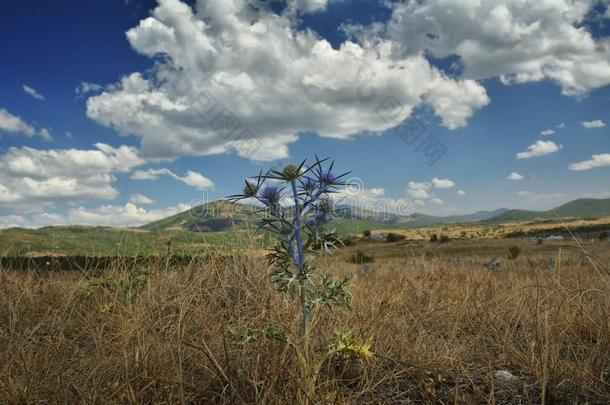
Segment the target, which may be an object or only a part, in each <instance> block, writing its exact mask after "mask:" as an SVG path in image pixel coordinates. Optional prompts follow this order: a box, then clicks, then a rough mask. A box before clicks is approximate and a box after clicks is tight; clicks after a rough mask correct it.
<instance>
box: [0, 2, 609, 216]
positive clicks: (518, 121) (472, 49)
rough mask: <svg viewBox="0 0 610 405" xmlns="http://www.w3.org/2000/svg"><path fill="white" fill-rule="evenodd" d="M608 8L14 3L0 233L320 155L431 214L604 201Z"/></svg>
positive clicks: (111, 212)
mask: <svg viewBox="0 0 610 405" xmlns="http://www.w3.org/2000/svg"><path fill="white" fill-rule="evenodd" d="M51 3H52V4H51ZM607 5H608V1H590V0H573V1H567V0H563V1H561V0H548V1H546V2H533V1H531V2H530V1H525V2H522V1H511V0H506V1H457V0H438V1H424V2H409V1H392V2H385V1H379V2H377V1H347V0H344V1H332V0H331V1H326V0H298V1H296V0H294V1H292V0H291V1H287V2H280V1H260V2H246V1H219V0H206V1H204V0H200V1H189V2H181V1H179V0H160V1H159V2H155V1H136V0H112V1H91V2H80V1H75V0H58V1H55V2H37V1H33V0H25V1H19V2H9V3H7V4H3V5H2V8H3V11H2V13H0V33H1V35H0V47H1V49H2V51H3V55H4V58H3V62H2V63H1V64H0V77H2V80H0V228H6V227H12V226H24V227H38V226H44V225H51V224H53V225H54V224H74V223H78V224H96V225H97V224H100V225H111V226H135V225H141V224H144V223H147V222H150V221H153V220H156V219H160V218H162V217H164V216H167V215H171V214H174V213H177V212H180V211H182V210H185V209H187V208H188V207H189V206H191V205H193V204H197V203H199V202H201V201H202V200H212V199H217V198H221V197H224V196H227V195H230V194H234V193H236V192H238V191H240V188H241V186H242V183H243V179H244V178H245V177H247V176H249V175H253V174H256V173H258V171H259V170H265V169H267V168H269V167H276V168H277V167H281V166H282V165H284V164H286V163H287V162H291V161H301V160H303V159H306V158H313V156H314V155H315V154H317V155H319V156H321V157H331V158H334V159H335V160H336V162H337V163H336V165H337V167H338V168H339V170H341V171H347V170H351V171H352V176H353V177H354V180H355V181H356V183H357V184H358V186H357V189H355V190H351V191H350V193H351V194H350V198H352V199H353V200H354V201H360V200H363V199H367V200H371V199H373V200H380V199H385V200H387V201H390V203H394V202H396V201H401V199H407V200H408V201H410V202H412V203H413V204H414V209H415V210H416V211H418V212H424V213H429V214H436V215H448V214H456V213H470V212H474V211H477V210H481V209H496V208H500V207H507V208H527V209H548V208H552V207H554V206H557V205H559V204H562V203H565V202H567V201H570V200H572V199H575V198H578V197H594V198H608V197H610V133H609V132H610V129H609V127H608V125H607V123H610V109H609V108H608V107H609V106H610V86H608V85H609V84H610V9H609V8H608V7H607ZM430 142H435V145H436V152H437V153H436V154H432V155H434V156H431V153H430V149H429V148H428V147H429V145H430ZM427 148H428V149H427ZM440 152H442V153H440ZM348 194H349V193H348ZM390 205H391V204H390Z"/></svg>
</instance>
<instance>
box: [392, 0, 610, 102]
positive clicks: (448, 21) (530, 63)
mask: <svg viewBox="0 0 610 405" xmlns="http://www.w3.org/2000/svg"><path fill="white" fill-rule="evenodd" d="M604 2H606V3H607V1H604ZM392 4H393V6H392V7H393V14H392V19H391V21H390V23H389V24H388V25H387V27H386V31H387V32H388V35H389V36H390V38H392V39H393V40H394V41H395V42H396V44H397V46H398V47H399V48H400V49H401V51H402V53H403V54H406V55H412V54H417V53H419V52H421V51H422V50H425V51H426V52H429V53H430V54H431V55H433V56H435V57H437V58H445V57H448V56H452V55H457V56H458V57H459V64H460V66H461V67H462V68H463V74H464V76H465V77H466V78H471V79H475V80H480V79H486V78H493V77H499V78H500V79H501V80H502V82H503V83H504V84H507V85H509V84H513V83H524V82H537V81H541V80H544V79H548V80H552V81H553V82H555V83H557V84H558V85H559V86H560V87H561V89H562V92H563V94H565V95H570V96H580V95H583V94H585V93H587V92H589V91H591V90H593V89H596V88H600V87H603V86H606V85H608V84H610V39H609V38H608V37H601V38H600V37H598V38H595V37H594V36H593V35H592V34H591V32H590V31H589V30H588V29H587V28H586V27H585V25H584V24H583V23H584V20H585V19H586V18H587V16H588V15H589V13H595V10H594V8H595V6H596V5H597V4H598V2H597V1H592V0H548V1H535V0H480V1H464V0H431V1H401V2H394V3H392Z"/></svg>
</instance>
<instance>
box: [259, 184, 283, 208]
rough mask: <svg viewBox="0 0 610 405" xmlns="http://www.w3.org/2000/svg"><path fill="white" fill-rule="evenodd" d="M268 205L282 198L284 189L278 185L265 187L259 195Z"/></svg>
mask: <svg viewBox="0 0 610 405" xmlns="http://www.w3.org/2000/svg"><path fill="white" fill-rule="evenodd" d="M258 197H259V198H260V199H261V200H262V202H263V203H264V204H265V205H267V206H272V205H276V204H278V203H279V202H280V199H281V198H282V191H281V190H280V189H279V188H278V187H277V186H267V187H265V188H264V189H263V190H262V191H261V192H260V194H259V196H258Z"/></svg>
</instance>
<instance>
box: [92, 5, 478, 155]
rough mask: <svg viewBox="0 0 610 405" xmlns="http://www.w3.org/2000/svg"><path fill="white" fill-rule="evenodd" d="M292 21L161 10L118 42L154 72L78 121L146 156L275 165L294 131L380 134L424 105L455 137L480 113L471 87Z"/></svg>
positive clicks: (422, 62)
mask: <svg viewBox="0 0 610 405" xmlns="http://www.w3.org/2000/svg"><path fill="white" fill-rule="evenodd" d="M325 3H326V2H325V1H299V2H296V3H294V2H293V6H294V4H296V8H297V9H299V10H301V11H303V12H306V11H316V10H319V9H320V8H323V7H324V6H325ZM289 9H290V7H289ZM293 11H294V9H293ZM295 21H296V20H295V18H294V16H293V12H290V10H288V11H286V12H284V14H282V15H277V14H275V13H272V12H270V11H268V10H266V9H265V8H259V9H256V8H253V7H249V6H248V4H247V2H245V1H241V0H222V1H221V0H213V1H199V2H198V3H197V6H196V11H195V12H193V10H192V9H191V8H190V7H189V6H187V5H186V4H184V3H182V2H180V1H179V0H160V1H159V6H158V7H157V8H156V9H155V10H154V12H153V14H152V16H151V17H149V18H147V19H145V20H143V21H141V22H140V24H139V25H138V26H137V27H135V28H133V29H131V30H129V31H128V32H127V38H128V40H129V42H130V44H131V45H132V47H133V48H134V49H135V50H136V51H137V52H139V53H141V54H143V55H146V56H149V57H151V58H152V57H155V58H156V60H157V63H156V67H155V69H154V70H153V72H152V73H150V74H149V75H143V74H141V73H133V74H130V75H128V76H125V77H124V78H123V79H122V80H121V82H120V83H118V84H117V85H116V86H113V87H111V88H110V89H107V90H106V91H105V92H103V93H102V94H99V95H97V96H94V97H91V98H89V99H88V101H87V114H88V116H89V117H90V118H92V119H94V120H96V121H97V122H99V123H101V124H103V125H106V126H110V127H113V128H115V129H116V130H118V131H120V132H122V133H126V134H133V135H136V136H138V137H139V138H141V144H142V152H143V154H144V155H145V156H153V157H177V156H185V155H209V154H218V153H223V152H227V151H236V152H237V153H238V154H239V155H241V156H245V157H249V158H252V159H255V160H274V159H281V158H285V157H287V156H288V147H287V145H289V144H290V143H292V142H294V141H296V140H297V136H298V135H299V134H300V133H301V132H305V131H314V132H317V133H319V134H320V135H321V136H324V137H333V138H340V139H346V138H350V137H351V136H353V135H355V134H357V133H360V132H362V131H373V132H380V131H384V130H386V129H389V128H391V127H393V126H396V125H397V124H398V123H400V122H401V121H403V120H405V119H406V118H408V117H409V116H410V115H411V112H412V110H413V109H414V108H415V107H417V106H420V105H423V104H426V105H429V106H431V107H432V108H433V110H434V111H435V113H436V114H437V115H439V116H440V118H441V120H442V122H443V124H444V125H445V126H447V127H449V128H457V127H461V126H464V125H465V124H466V121H467V119H468V118H469V117H470V116H471V115H472V114H473V113H474V110H476V109H478V108H481V107H483V106H485V105H486V104H487V103H488V102H489V99H488V97H487V95H486V92H485V89H484V88H483V87H481V86H480V85H479V84H478V83H476V82H475V81H472V80H455V79H452V78H449V77H447V76H445V75H444V74H442V73H441V72H440V71H439V70H438V69H436V68H434V67H432V66H431V65H430V64H429V63H428V61H427V59H426V58H425V57H424V56H423V54H422V53H415V54H411V55H408V56H404V57H398V58H396V57H395V54H394V52H393V46H392V43H391V42H389V41H378V42H376V43H374V44H367V45H364V44H357V43H354V42H350V41H347V42H344V43H343V44H341V46H340V47H339V48H338V49H334V48H333V47H332V46H331V45H330V44H329V43H328V42H327V41H326V40H324V39H321V38H320V37H318V36H317V35H316V34H315V33H313V32H312V31H310V30H302V29H298V28H296V26H297V24H296V22H295ZM160 55H162V57H160ZM384 101H385V103H384ZM380 105H381V106H382V107H379V106H380ZM378 107H379V108H378Z"/></svg>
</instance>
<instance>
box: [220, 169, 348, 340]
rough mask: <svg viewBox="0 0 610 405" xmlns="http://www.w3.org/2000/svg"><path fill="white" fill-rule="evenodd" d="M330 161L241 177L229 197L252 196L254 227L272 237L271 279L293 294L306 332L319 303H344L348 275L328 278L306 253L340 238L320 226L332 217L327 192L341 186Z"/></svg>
mask: <svg viewBox="0 0 610 405" xmlns="http://www.w3.org/2000/svg"><path fill="white" fill-rule="evenodd" d="M333 166H334V162H330V163H329V162H328V160H327V159H323V160H320V159H318V157H316V159H315V162H314V163H313V164H312V165H307V162H306V161H303V162H302V163H301V164H300V165H295V164H289V165H287V166H286V167H284V169H283V170H281V171H277V170H270V171H268V172H267V173H266V174H263V173H262V172H261V173H260V174H259V175H258V176H255V177H253V178H252V179H249V180H246V181H245V186H244V191H243V193H242V194H238V195H234V196H231V197H229V199H230V200H231V201H235V202H236V201H241V200H250V201H252V200H254V201H257V202H258V203H259V204H260V205H261V206H262V209H261V211H260V212H262V213H263V218H262V220H261V223H260V227H259V230H260V229H263V230H266V231H268V232H271V233H273V234H275V235H276V236H277V243H276V244H275V246H274V247H273V249H272V250H271V252H270V253H269V254H268V255H267V259H268V261H269V264H270V265H271V266H272V271H271V274H270V276H271V280H272V281H273V282H274V283H275V284H276V285H277V288H278V290H279V291H280V292H282V293H286V294H288V295H290V296H291V297H292V298H293V299H295V300H296V301H297V302H298V303H299V305H300V309H301V312H302V334H303V336H306V335H307V333H308V329H309V324H310V317H311V313H312V312H313V310H314V309H315V308H316V307H317V306H319V305H325V306H328V307H330V306H331V305H332V304H339V305H345V306H349V290H348V279H347V278H344V279H331V278H330V277H329V276H328V275H326V274H317V273H316V270H317V269H316V266H315V265H314V264H313V263H312V261H311V260H309V259H310V257H311V256H312V254H313V253H314V252H315V251H316V250H318V249H322V250H330V249H332V248H335V247H337V245H338V244H340V243H341V241H340V240H339V239H338V237H337V235H336V233H335V232H334V231H327V230H326V226H327V225H328V224H329V223H330V222H331V221H332V219H333V213H334V203H333V199H332V194H333V193H335V192H336V191H337V189H338V188H339V187H341V186H344V185H346V183H345V182H344V180H343V179H344V178H345V176H347V175H348V174H349V173H344V174H341V175H335V174H334V172H333Z"/></svg>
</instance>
